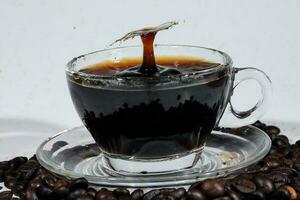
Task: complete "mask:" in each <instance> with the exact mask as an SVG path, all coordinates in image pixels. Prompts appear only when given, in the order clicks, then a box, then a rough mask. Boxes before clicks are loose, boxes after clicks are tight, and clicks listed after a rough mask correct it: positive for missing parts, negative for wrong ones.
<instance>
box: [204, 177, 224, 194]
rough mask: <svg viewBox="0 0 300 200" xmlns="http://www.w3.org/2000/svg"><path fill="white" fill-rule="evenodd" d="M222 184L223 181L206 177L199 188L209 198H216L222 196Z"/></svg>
mask: <svg viewBox="0 0 300 200" xmlns="http://www.w3.org/2000/svg"><path fill="white" fill-rule="evenodd" d="M224 185H225V182H224V181H221V180H213V179H208V180H205V181H203V182H202V184H201V185H200V190H201V191H202V192H203V194H204V195H205V196H207V197H209V198H217V197H221V196H224V193H225V190H224Z"/></svg>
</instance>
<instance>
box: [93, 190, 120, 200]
mask: <svg viewBox="0 0 300 200" xmlns="http://www.w3.org/2000/svg"><path fill="white" fill-rule="evenodd" d="M95 199H96V200H117V197H115V196H114V194H113V192H111V191H108V190H102V189H101V190H99V191H98V192H97V194H96V197H95Z"/></svg>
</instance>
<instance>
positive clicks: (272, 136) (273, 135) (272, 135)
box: [268, 133, 277, 142]
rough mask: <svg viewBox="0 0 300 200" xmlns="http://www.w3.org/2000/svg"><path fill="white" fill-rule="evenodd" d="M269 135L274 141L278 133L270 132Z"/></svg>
mask: <svg viewBox="0 0 300 200" xmlns="http://www.w3.org/2000/svg"><path fill="white" fill-rule="evenodd" d="M268 136H269V138H270V139H271V141H272V142H273V141H274V140H275V139H276V137H277V135H276V134H273V133H270V134H268Z"/></svg>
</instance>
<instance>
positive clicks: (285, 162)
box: [282, 158, 294, 168]
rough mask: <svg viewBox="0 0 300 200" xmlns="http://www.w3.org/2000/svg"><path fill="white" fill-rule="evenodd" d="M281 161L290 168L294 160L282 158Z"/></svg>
mask: <svg viewBox="0 0 300 200" xmlns="http://www.w3.org/2000/svg"><path fill="white" fill-rule="evenodd" d="M282 162H283V165H285V166H287V167H289V168H292V167H293V165H294V161H293V160H291V159H287V158H283V160H282Z"/></svg>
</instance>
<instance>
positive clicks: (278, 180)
mask: <svg viewBox="0 0 300 200" xmlns="http://www.w3.org/2000/svg"><path fill="white" fill-rule="evenodd" d="M268 178H270V179H271V180H272V181H273V183H274V184H275V186H276V187H278V186H280V185H284V184H287V183H289V182H290V179H289V177H288V176H287V175H285V174H283V173H281V172H271V173H269V174H268Z"/></svg>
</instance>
